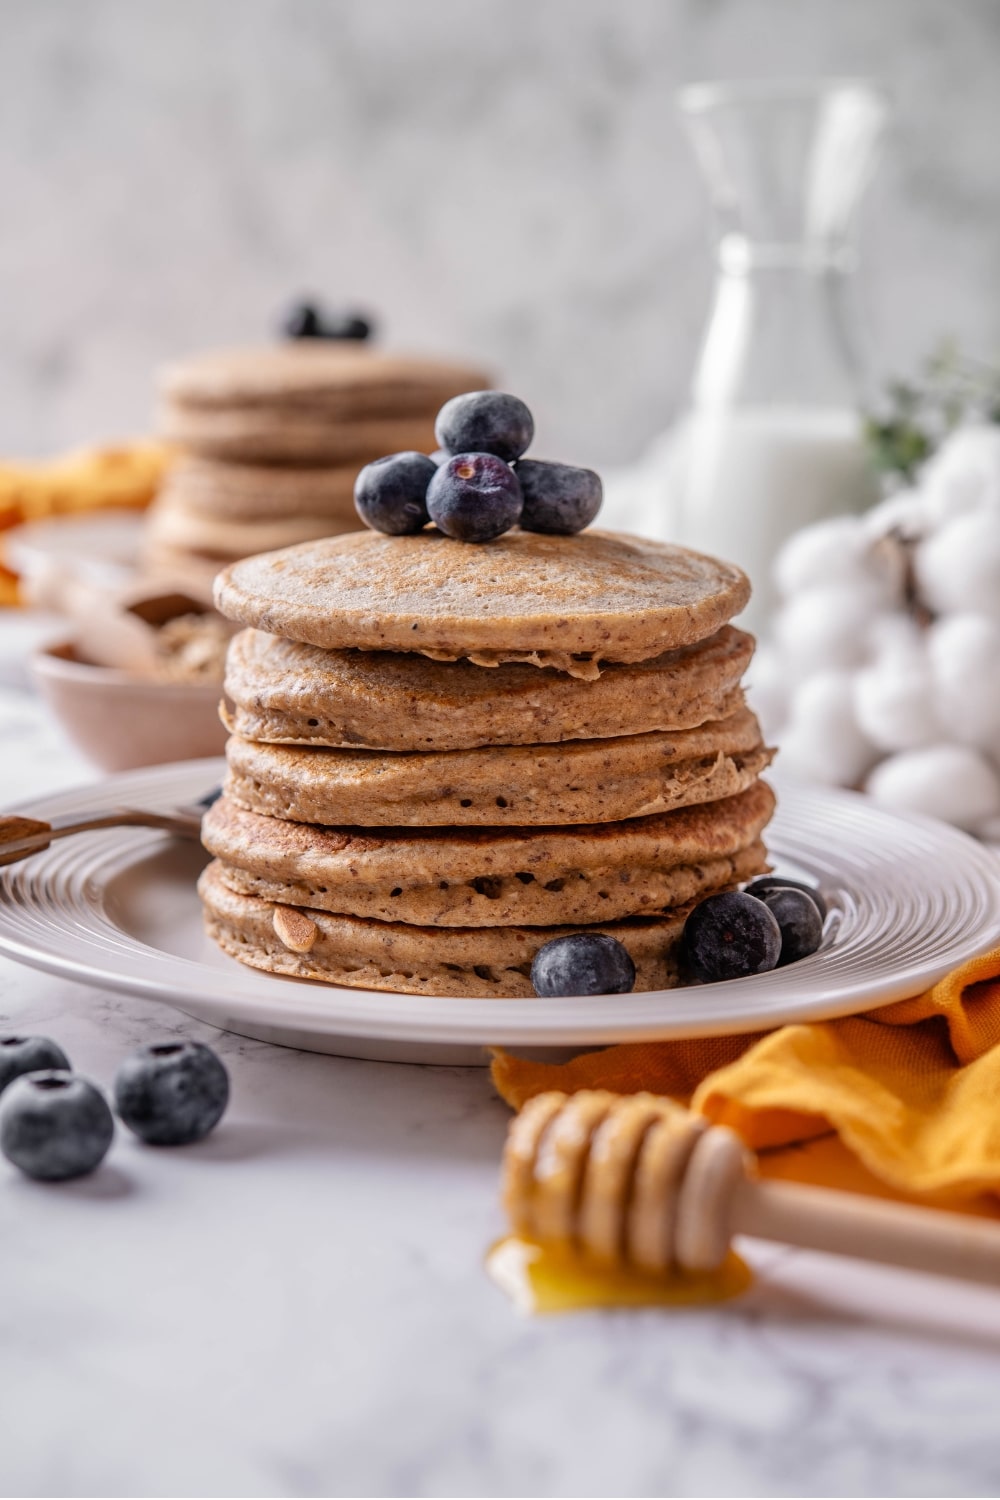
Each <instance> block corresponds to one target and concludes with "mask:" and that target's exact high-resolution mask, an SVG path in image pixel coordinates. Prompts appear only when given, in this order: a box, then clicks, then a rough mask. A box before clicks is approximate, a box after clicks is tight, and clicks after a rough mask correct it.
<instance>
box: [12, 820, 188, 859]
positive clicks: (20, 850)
mask: <svg viewBox="0 0 1000 1500" xmlns="http://www.w3.org/2000/svg"><path fill="white" fill-rule="evenodd" d="M97 828H161V829H163V831H164V832H165V833H173V834H178V835H181V836H183V837H185V838H192V839H196V838H197V837H198V826H197V822H196V820H194V819H190V818H183V817H178V816H176V815H171V814H170V813H155V812H146V811H144V810H143V811H140V810H139V809H137V808H136V809H132V808H121V807H120V808H118V809H116V811H114V812H110V813H99V814H95V815H94V816H93V817H90V818H76V817H70V818H57V819H56V820H55V821H54V822H52V823H43V822H42V821H41V820H40V819H38V818H22V817H19V816H18V815H17V814H16V813H11V814H8V815H7V816H6V817H0V865H14V864H17V862H18V860H21V859H25V858H26V857H27V856H28V855H29V854H35V853H37V851H38V850H40V849H47V848H48V847H49V845H50V844H51V843H52V841H53V839H64V838H67V837H68V836H69V835H70V834H73V833H89V832H91V830H93V829H97Z"/></svg>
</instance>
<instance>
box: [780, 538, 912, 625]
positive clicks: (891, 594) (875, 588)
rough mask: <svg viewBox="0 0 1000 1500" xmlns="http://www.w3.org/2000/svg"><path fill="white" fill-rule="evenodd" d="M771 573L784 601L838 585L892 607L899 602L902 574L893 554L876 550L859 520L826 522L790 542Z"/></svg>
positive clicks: (897, 556)
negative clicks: (814, 590) (817, 589)
mask: <svg viewBox="0 0 1000 1500" xmlns="http://www.w3.org/2000/svg"><path fill="white" fill-rule="evenodd" d="M773 572H774V581H775V584H776V586H777V589H778V592H779V594H780V595H781V596H782V597H783V598H784V599H789V600H791V599H795V598H797V597H798V595H800V594H803V593H810V592H811V591H812V590H813V589H816V588H826V587H828V586H832V585H837V586H839V587H844V588H849V589H852V590H855V591H857V592H858V593H863V594H865V595H866V596H873V597H875V598H876V599H877V600H878V601H879V602H881V603H883V604H891V603H894V602H896V601H897V600H898V599H899V598H900V596H901V591H902V583H903V572H904V568H903V559H902V555H901V554H900V553H899V552H898V549H893V548H886V547H884V546H881V545H880V544H879V541H878V538H875V539H873V538H872V537H871V536H870V535H869V532H868V530H867V527H866V525H865V522H864V521H863V519H862V518H861V517H860V516H831V517H830V518H829V519H828V520H825V521H817V522H816V524H815V525H813V526H805V527H803V528H802V530H801V531H797V532H795V533H794V534H793V535H792V536H790V537H789V538H788V540H787V542H785V544H784V546H783V547H782V548H781V550H780V552H779V553H778V555H777V557H776V558H775V562H774V570H773Z"/></svg>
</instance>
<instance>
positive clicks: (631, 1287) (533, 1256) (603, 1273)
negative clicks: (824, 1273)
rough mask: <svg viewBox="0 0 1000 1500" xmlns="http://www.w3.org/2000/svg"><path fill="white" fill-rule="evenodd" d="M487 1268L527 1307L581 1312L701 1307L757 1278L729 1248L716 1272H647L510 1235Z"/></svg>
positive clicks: (494, 1251)
mask: <svg viewBox="0 0 1000 1500" xmlns="http://www.w3.org/2000/svg"><path fill="white" fill-rule="evenodd" d="M486 1270H487V1273H488V1275H489V1276H490V1278H491V1279H492V1280H493V1281H494V1282H495V1283H496V1285H497V1286H498V1287H499V1288H500V1289H501V1291H503V1292H505V1293H506V1295H507V1296H508V1297H509V1298H510V1299H511V1301H512V1302H513V1303H514V1304H515V1306H516V1307H518V1308H519V1309H520V1310H521V1311H522V1312H530V1313H559V1312H577V1311H580V1310H582V1309H583V1308H587V1307H696V1306H698V1305H699V1304H703V1303H712V1302H727V1301H728V1300H729V1299H730V1298H731V1297H738V1296H740V1294H741V1293H742V1292H745V1291H746V1290H747V1289H748V1287H749V1286H750V1285H751V1284H752V1282H753V1273H752V1272H751V1270H750V1267H749V1266H748V1265H747V1263H746V1261H744V1260H741V1258H740V1257H739V1256H738V1255H737V1254H736V1253H735V1251H733V1250H730V1252H729V1254H728V1255H727V1256H726V1259H725V1260H724V1261H723V1263H722V1265H721V1266H720V1267H719V1269H718V1270H717V1271H704V1272H688V1271H679V1272H675V1273H673V1274H671V1275H670V1276H646V1275H643V1274H642V1273H641V1272H638V1271H632V1270H627V1269H625V1268H615V1269H606V1268H605V1267H603V1266H598V1265H595V1264H594V1263H593V1262H591V1261H587V1260H584V1259H583V1258H581V1257H580V1256H579V1255H577V1254H575V1253H574V1252H573V1251H572V1250H570V1249H564V1248H562V1247H558V1248H553V1247H552V1246H550V1245H539V1244H536V1243H535V1242H534V1241H532V1240H525V1239H521V1238H520V1237H519V1236H517V1235H513V1234H512V1235H507V1236H505V1238H504V1239H502V1240H498V1241H497V1243H496V1244H495V1245H494V1246H492V1248H491V1249H490V1251H489V1252H488V1254H487V1256H486Z"/></svg>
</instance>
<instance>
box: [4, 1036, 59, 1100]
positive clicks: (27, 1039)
mask: <svg viewBox="0 0 1000 1500" xmlns="http://www.w3.org/2000/svg"><path fill="white" fill-rule="evenodd" d="M69 1067H70V1061H69V1058H68V1057H67V1056H66V1054H65V1052H64V1051H63V1049H62V1048H61V1047H59V1046H57V1045H56V1043H55V1042H51V1041H49V1038H48V1037H47V1036H0V1094H2V1093H3V1091H4V1089H5V1088H6V1087H7V1085H8V1083H13V1082H14V1079H15V1078H20V1076H21V1074H22V1073H38V1072H40V1071H41V1070H42V1069H43V1068H59V1069H62V1070H64V1071H66V1072H68V1071H69Z"/></svg>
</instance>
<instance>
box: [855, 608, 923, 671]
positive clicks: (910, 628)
mask: <svg viewBox="0 0 1000 1500" xmlns="http://www.w3.org/2000/svg"><path fill="white" fill-rule="evenodd" d="M926 635H927V632H926V631H925V630H924V629H922V628H921V626H919V625H918V624H917V622H916V620H914V618H913V617H912V615H907V614H903V613H902V611H901V610H893V611H889V612H887V613H886V614H880V615H876V616H875V618H874V619H873V620H872V622H871V624H870V626H869V627H868V653H869V656H870V658H871V660H872V662H874V663H877V664H879V665H881V664H883V663H887V662H895V661H899V660H904V661H906V660H908V659H912V658H914V657H916V658H918V660H920V661H923V659H924V656H925V654H926Z"/></svg>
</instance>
